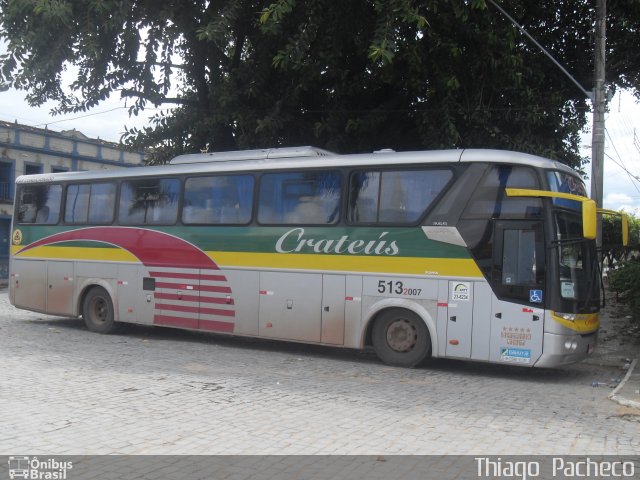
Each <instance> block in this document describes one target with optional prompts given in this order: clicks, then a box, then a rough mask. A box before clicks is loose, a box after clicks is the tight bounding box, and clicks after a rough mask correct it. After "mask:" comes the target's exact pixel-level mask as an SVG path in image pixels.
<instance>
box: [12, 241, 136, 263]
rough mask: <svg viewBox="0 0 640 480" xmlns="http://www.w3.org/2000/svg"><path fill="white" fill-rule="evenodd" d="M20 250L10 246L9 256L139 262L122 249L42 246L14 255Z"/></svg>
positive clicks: (18, 247)
mask: <svg viewBox="0 0 640 480" xmlns="http://www.w3.org/2000/svg"><path fill="white" fill-rule="evenodd" d="M21 248H24V247H20V246H12V247H11V254H12V255H14V256H16V257H17V258H43V259H52V260H93V261H97V262H103V261H104V262H137V263H140V260H138V258H137V257H136V256H135V255H133V254H132V253H129V252H128V251H126V250H123V249H122V248H91V247H52V246H46V245H44V246H42V247H35V248H31V249H29V250H27V251H25V252H22V253H21V254H20V255H16V254H17V253H18V252H19V251H20V249H21Z"/></svg>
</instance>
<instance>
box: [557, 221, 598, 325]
mask: <svg viewBox="0 0 640 480" xmlns="http://www.w3.org/2000/svg"><path fill="white" fill-rule="evenodd" d="M555 223H556V234H557V255H558V264H559V265H558V266H559V269H558V270H559V274H560V275H559V276H560V278H559V285H558V287H559V289H560V298H561V301H562V304H563V306H562V311H565V312H573V313H587V312H592V311H596V310H597V309H598V302H599V296H600V283H599V278H598V275H597V268H598V266H597V258H596V255H595V248H594V246H593V242H588V241H586V240H585V239H584V238H583V237H582V223H581V218H580V215H579V214H578V213H577V212H576V213H574V212H568V211H564V210H560V209H557V210H556V212H555Z"/></svg>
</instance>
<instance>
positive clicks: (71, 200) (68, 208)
mask: <svg viewBox="0 0 640 480" xmlns="http://www.w3.org/2000/svg"><path fill="white" fill-rule="evenodd" d="M115 204H116V185H115V184H114V183H96V184H83V185H69V186H68V187H67V198H66V203H65V213H64V220H65V222H68V223H95V224H105V223H111V222H112V221H113V212H114V209H115Z"/></svg>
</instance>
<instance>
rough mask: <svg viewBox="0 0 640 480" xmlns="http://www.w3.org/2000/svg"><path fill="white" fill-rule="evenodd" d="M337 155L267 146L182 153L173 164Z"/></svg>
mask: <svg viewBox="0 0 640 480" xmlns="http://www.w3.org/2000/svg"><path fill="white" fill-rule="evenodd" d="M330 155H335V153H333V152H330V151H328V150H323V149H321V148H316V147H283V148H265V149H260V150H236V151H230V152H212V153H194V154H189V155H180V156H178V157H176V158H174V159H172V160H171V161H170V162H169V163H170V164H171V165H180V164H184V163H207V162H239V161H244V160H277V159H285V158H301V157H309V158H313V157H326V156H330Z"/></svg>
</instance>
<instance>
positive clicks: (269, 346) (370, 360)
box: [26, 318, 610, 383]
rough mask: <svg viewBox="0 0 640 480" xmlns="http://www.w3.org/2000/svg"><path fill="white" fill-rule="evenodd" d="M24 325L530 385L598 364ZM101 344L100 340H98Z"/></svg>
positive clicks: (579, 374)
mask: <svg viewBox="0 0 640 480" xmlns="http://www.w3.org/2000/svg"><path fill="white" fill-rule="evenodd" d="M26 323H29V324H31V325H33V326H46V327H47V328H56V329H64V330H67V331H75V332H82V333H84V334H87V335H91V336H95V337H97V338H103V339H104V340H107V342H106V343H108V342H110V341H113V339H114V338H115V339H117V338H131V339H138V340H147V341H167V342H172V343H176V344H177V343H178V342H183V343H191V344H199V345H211V346H217V347H222V348H225V349H236V350H239V351H245V352H246V351H257V352H274V353H278V354H282V355H293V356H296V357H302V358H305V359H307V358H308V359H314V358H315V359H322V360H332V361H339V362H349V363H351V364H353V365H358V364H360V365H371V366H375V365H378V366H380V367H381V368H385V369H394V370H396V369H397V370H398V371H399V372H412V373H413V374H415V373H418V372H423V373H437V374H445V375H462V376H467V375H468V376H482V377H485V378H491V379H512V380H516V381H521V382H532V383H539V382H545V383H565V382H567V380H568V379H572V381H574V382H575V381H576V380H577V381H578V382H580V383H582V381H581V380H584V381H585V382H587V381H589V382H590V381H591V380H590V379H591V377H593V375H594V368H595V369H596V370H597V369H598V368H597V366H594V365H585V364H581V363H578V364H574V365H568V366H563V367H558V368H529V367H521V366H514V365H506V364H495V363H483V362H477V361H467V360H462V359H461V360H456V359H443V358H435V359H430V360H429V361H427V362H426V363H424V364H422V365H420V366H418V367H416V368H413V369H408V368H403V367H391V366H388V365H385V364H383V363H382V362H381V361H380V360H379V359H378V357H377V356H376V354H375V352H374V351H373V349H372V348H371V347H367V348H365V349H364V350H356V349H350V348H341V347H332V346H326V345H316V344H307V343H298V342H292V341H286V340H278V339H267V338H256V337H244V336H237V335H225V334H219V333H212V332H202V331H195V330H184V329H177V328H168V327H162V326H154V325H140V324H125V325H123V326H122V328H121V330H120V331H119V332H118V333H115V334H112V335H100V334H97V333H92V332H89V331H88V330H87V329H86V327H85V325H84V323H83V321H82V319H81V318H46V319H30V320H27V321H26ZM95 341H96V342H100V341H99V340H95ZM601 370H602V371H603V374H608V372H609V371H610V368H609V367H605V366H602V368H601Z"/></svg>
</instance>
